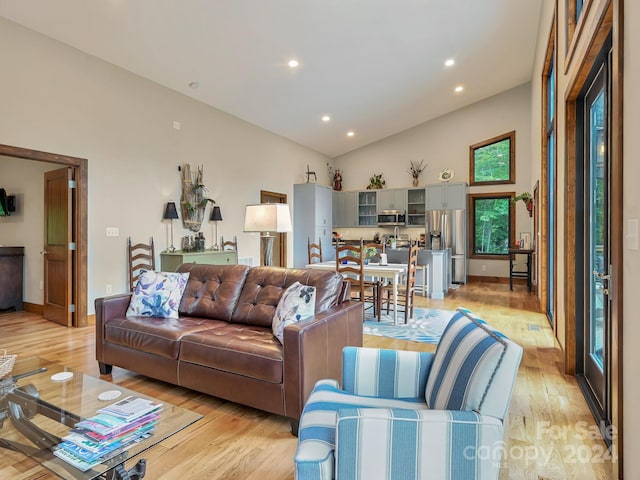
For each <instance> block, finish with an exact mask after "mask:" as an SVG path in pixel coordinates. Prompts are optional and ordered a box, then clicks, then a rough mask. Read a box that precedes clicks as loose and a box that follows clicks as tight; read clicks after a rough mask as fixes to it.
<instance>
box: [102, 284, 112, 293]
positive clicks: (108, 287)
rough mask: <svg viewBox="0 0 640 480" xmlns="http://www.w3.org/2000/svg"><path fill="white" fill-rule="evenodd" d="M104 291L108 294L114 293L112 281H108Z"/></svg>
mask: <svg viewBox="0 0 640 480" xmlns="http://www.w3.org/2000/svg"><path fill="white" fill-rule="evenodd" d="M104 292H105V293H106V294H107V295H108V294H110V293H113V288H112V287H111V284H110V283H107V286H106V287H105V288H104Z"/></svg>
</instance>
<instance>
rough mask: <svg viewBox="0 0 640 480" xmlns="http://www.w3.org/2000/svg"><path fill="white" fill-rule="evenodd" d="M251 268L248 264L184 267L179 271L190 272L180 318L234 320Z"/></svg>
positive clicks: (188, 264) (192, 265)
mask: <svg viewBox="0 0 640 480" xmlns="http://www.w3.org/2000/svg"><path fill="white" fill-rule="evenodd" d="M250 268H251V267H249V266H247V265H201V264H196V263H183V264H182V265H180V266H179V267H178V269H177V271H178V272H180V273H185V272H189V280H188V281H187V287H186V288H185V291H184V295H183V296H182V301H181V302H180V315H187V316H192V317H205V318H212V319H215V320H225V321H227V322H229V321H231V317H232V315H233V310H234V309H235V307H236V304H237V303H238V298H240V292H241V291H242V287H243V285H244V283H245V279H246V277H247V272H248V271H249V269H250Z"/></svg>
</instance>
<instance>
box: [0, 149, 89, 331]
mask: <svg viewBox="0 0 640 480" xmlns="http://www.w3.org/2000/svg"><path fill="white" fill-rule="evenodd" d="M0 155H2V156H6V157H13V158H20V159H24V160H37V161H40V162H48V163H52V164H57V165H61V166H66V167H68V168H69V169H70V170H71V178H73V181H74V182H75V186H74V190H75V194H74V195H73V199H72V205H71V210H72V214H73V219H72V223H73V226H72V228H73V231H74V232H75V238H74V241H73V244H74V245H73V246H71V247H70V248H73V250H72V251H71V255H72V259H73V260H72V267H71V275H70V276H69V278H68V280H67V282H66V288H68V289H69V291H70V292H71V295H70V302H71V304H69V305H68V307H67V308H68V309H69V313H70V316H71V322H70V324H71V325H72V326H74V327H85V326H87V325H88V319H87V302H88V299H87V291H88V286H87V243H88V242H87V238H88V232H87V223H88V221H87V217H88V206H87V179H88V175H87V169H88V161H87V159H86V158H78V157H71V156H68V155H60V154H56V153H50V152H42V151H39V150H31V149H28V148H22V147H15V146H11V145H1V144H0ZM43 241H44V239H43ZM43 251H44V249H43ZM46 295H47V292H45V298H46ZM42 313H43V314H44V308H43V312H42ZM45 318H46V317H45Z"/></svg>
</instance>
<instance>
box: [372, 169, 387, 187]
mask: <svg viewBox="0 0 640 480" xmlns="http://www.w3.org/2000/svg"><path fill="white" fill-rule="evenodd" d="M382 175H383V174H382V173H374V174H373V176H372V177H371V178H370V179H369V186H368V187H367V190H377V189H380V188H384V186H385V185H386V184H387V182H385V180H384V178H382Z"/></svg>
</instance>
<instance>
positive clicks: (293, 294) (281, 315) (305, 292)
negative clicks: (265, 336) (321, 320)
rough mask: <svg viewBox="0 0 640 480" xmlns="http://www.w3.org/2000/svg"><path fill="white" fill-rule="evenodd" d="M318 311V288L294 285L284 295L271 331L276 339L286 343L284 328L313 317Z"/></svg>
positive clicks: (299, 284)
mask: <svg viewBox="0 0 640 480" xmlns="http://www.w3.org/2000/svg"><path fill="white" fill-rule="evenodd" d="M315 310H316V287H309V286H308V285H302V284H301V283H300V282H294V283H292V284H291V285H290V286H289V288H287V290H286V291H285V292H284V293H283V294H282V297H281V298H280V301H279V302H278V306H277V307H276V313H275V315H274V316H273V323H272V325H271V329H272V330H273V334H274V335H275V337H276V338H277V339H278V340H280V343H283V342H284V339H283V335H284V327H286V326H287V325H290V324H292V323H295V322H298V321H300V320H302V319H305V318H309V317H313V315H314V314H315Z"/></svg>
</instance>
